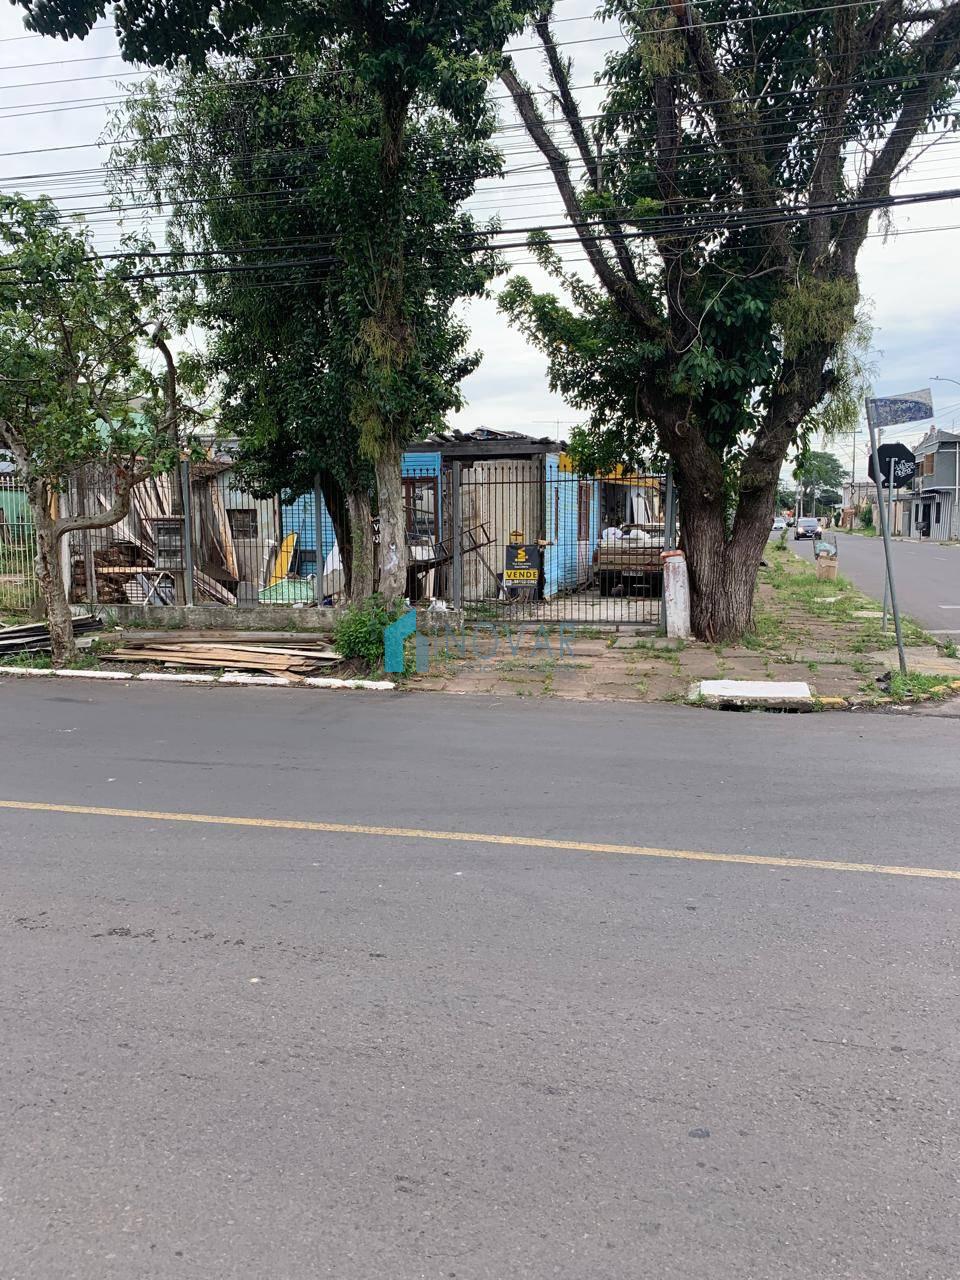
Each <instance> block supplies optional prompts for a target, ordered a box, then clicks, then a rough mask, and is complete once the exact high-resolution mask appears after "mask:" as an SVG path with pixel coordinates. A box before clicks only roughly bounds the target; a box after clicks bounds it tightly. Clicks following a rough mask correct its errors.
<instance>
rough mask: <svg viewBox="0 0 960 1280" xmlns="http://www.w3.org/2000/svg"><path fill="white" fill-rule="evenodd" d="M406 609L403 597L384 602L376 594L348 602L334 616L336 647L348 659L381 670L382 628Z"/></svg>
mask: <svg viewBox="0 0 960 1280" xmlns="http://www.w3.org/2000/svg"><path fill="white" fill-rule="evenodd" d="M406 610H407V606H406V604H405V603H404V602H403V601H395V602H393V603H391V604H388V603H387V602H386V601H385V600H384V599H383V597H382V596H379V595H377V596H371V597H370V598H369V599H367V600H364V601H363V602H362V603H361V604H357V605H351V606H350V607H349V608H348V609H346V610H345V611H344V612H343V613H342V614H341V615H340V617H339V618H338V619H337V623H336V626H335V627H334V630H333V639H334V644H335V645H336V647H337V650H338V651H339V653H340V654H341V655H342V656H343V657H344V658H345V659H347V660H348V661H357V662H362V663H363V664H364V666H365V667H366V668H367V670H368V671H371V672H377V671H382V670H383V662H384V645H383V631H384V628H385V627H388V626H389V625H390V624H391V622H396V620H397V619H398V618H399V617H400V616H401V615H402V614H404V613H406Z"/></svg>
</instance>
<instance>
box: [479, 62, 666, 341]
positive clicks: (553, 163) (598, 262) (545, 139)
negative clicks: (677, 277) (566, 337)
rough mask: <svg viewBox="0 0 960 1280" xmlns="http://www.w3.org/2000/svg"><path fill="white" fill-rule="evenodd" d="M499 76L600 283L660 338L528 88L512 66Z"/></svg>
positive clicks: (657, 323) (652, 317)
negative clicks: (609, 252) (593, 221)
mask: <svg viewBox="0 0 960 1280" xmlns="http://www.w3.org/2000/svg"><path fill="white" fill-rule="evenodd" d="M500 79H501V80H502V81H503V83H504V85H505V86H506V88H507V90H508V92H509V93H510V96H511V97H512V98H513V101H514V105H515V106H516V108H517V112H518V114H519V116H520V119H521V120H522V121H523V123H524V125H526V129H527V132H528V133H529V135H530V137H531V139H532V140H533V142H534V143H535V145H536V146H537V148H538V150H539V151H540V154H541V155H542V156H543V157H544V159H545V160H546V162H547V164H548V165H549V167H550V172H551V173H552V174H553V180H554V182H555V183H556V185H557V190H558V191H559V193H560V198H561V200H562V201H563V207H564V209H565V210H566V212H567V216H568V217H569V218H570V221H571V222H572V223H573V225H574V227H575V228H576V232H577V235H578V237H579V239H580V243H581V245H582V246H583V251H584V253H585V254H586V255H587V259H588V260H589V262H590V265H591V267H593V270H594V272H595V273H596V276H597V278H598V279H599V281H600V283H601V284H602V285H603V287H604V288H605V289H606V291H607V293H608V294H609V295H610V297H611V298H612V299H613V300H614V301H615V302H616V303H617V305H618V306H619V307H620V308H621V309H622V310H623V311H624V312H625V313H626V314H627V315H629V317H630V318H631V320H633V321H634V322H635V323H636V324H637V325H639V326H640V327H641V328H642V329H644V330H645V331H646V332H647V334H648V335H649V336H650V337H654V338H661V337H662V323H661V320H660V317H659V316H658V315H657V314H656V313H655V312H654V311H652V310H650V309H649V308H648V307H647V306H646V305H645V304H644V302H643V299H642V298H641V297H640V296H639V294H638V293H637V291H636V290H635V289H634V288H633V287H632V286H631V284H630V282H629V281H628V280H626V279H624V277H623V276H622V275H621V274H620V273H619V272H618V271H617V269H616V267H615V266H614V265H613V263H612V262H611V261H610V259H609V258H608V257H607V256H606V254H605V253H604V252H603V249H602V248H601V247H600V243H599V240H598V235H597V231H596V230H595V229H594V228H593V227H592V226H591V225H590V223H589V222H588V220H587V218H586V216H585V214H584V212H583V210H582V209H581V207H580V202H579V200H578V199H577V194H576V191H575V190H574V187H573V181H572V179H571V177H570V165H569V162H568V160H567V157H566V156H565V155H564V154H563V152H562V151H561V150H560V148H559V147H558V146H557V144H556V143H555V142H554V140H553V138H551V136H550V134H549V132H548V130H547V127H546V125H545V124H544V121H543V118H542V117H541V115H540V112H539V111H538V110H537V107H536V105H535V103H534V101H533V96H532V94H531V93H530V90H529V89H528V88H527V87H526V85H524V84H523V83H522V82H521V81H520V80H519V79H518V78H517V76H516V74H515V72H514V71H513V68H512V67H509V66H508V67H504V68H503V70H502V71H501V72H500Z"/></svg>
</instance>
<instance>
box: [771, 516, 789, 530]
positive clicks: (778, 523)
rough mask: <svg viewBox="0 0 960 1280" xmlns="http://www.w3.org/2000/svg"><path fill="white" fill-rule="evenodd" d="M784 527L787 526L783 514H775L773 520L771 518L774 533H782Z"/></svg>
mask: <svg viewBox="0 0 960 1280" xmlns="http://www.w3.org/2000/svg"><path fill="white" fill-rule="evenodd" d="M786 527H787V522H786V520H784V518H783V516H775V517H774V520H773V532H774V533H782V532H783V530H784V529H785V528H786Z"/></svg>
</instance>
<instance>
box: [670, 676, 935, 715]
mask: <svg viewBox="0 0 960 1280" xmlns="http://www.w3.org/2000/svg"><path fill="white" fill-rule="evenodd" d="M694 687H696V686H694ZM951 694H954V695H955V694H960V680H944V682H943V684H937V685H934V686H933V688H931V689H928V690H927V692H926V693H921V694H918V695H916V696H914V697H910V698H904V699H903V700H902V701H901V702H897V701H895V700H894V699H893V698H891V697H890V695H889V694H887V693H880V694H877V695H876V696H875V697H874V696H864V695H863V694H850V695H848V696H847V697H823V698H818V697H817V696H816V695H815V696H814V697H813V698H812V699H810V701H807V700H806V699H804V700H803V701H802V702H797V701H791V700H789V699H786V698H782V699H777V700H774V699H771V698H763V699H755V700H754V699H751V698H737V699H733V698H723V699H720V698H697V697H693V696H691V697H688V698H687V701H686V705H687V706H688V707H706V708H707V710H709V711H774V712H777V711H779V712H784V711H792V712H810V711H870V710H872V709H873V708H874V707H895V708H896V707H915V706H918V705H919V704H920V703H922V702H936V701H939V700H940V699H941V698H943V697H945V696H947V695H951Z"/></svg>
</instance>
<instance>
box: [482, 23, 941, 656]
mask: <svg viewBox="0 0 960 1280" xmlns="http://www.w3.org/2000/svg"><path fill="white" fill-rule="evenodd" d="M604 12H605V13H606V14H607V16H608V17H611V18H616V19H617V20H618V21H619V22H620V24H621V29H622V30H623V32H624V35H625V37H626V42H627V47H626V49H625V50H624V51H622V52H618V53H615V54H613V55H611V57H610V58H609V59H608V61H607V65H606V69H605V73H604V76H603V81H604V83H605V84H606V86H607V95H606V100H605V103H604V105H603V108H602V110H601V112H600V113H599V117H598V119H597V120H596V122H595V123H592V122H590V121H588V120H587V119H586V118H585V117H584V116H583V115H582V114H581V112H580V110H579V108H578V105H577V101H576V95H575V93H574V91H573V89H572V88H571V66H570V63H569V62H568V61H567V60H566V59H565V58H563V57H562V55H561V52H560V50H559V49H558V47H557V45H556V43H555V40H554V37H553V34H552V31H551V28H550V22H549V13H544V15H543V16H542V17H541V18H540V19H539V20H538V21H537V23H536V28H537V32H538V34H539V37H540V40H541V43H542V46H543V49H544V54H545V57H546V60H547V65H548V69H549V74H550V78H551V82H552V88H553V90H554V101H555V102H556V104H557V106H558V108H559V110H560V112H561V114H562V117H563V121H564V124H565V126H566V131H567V134H568V136H569V138H570V142H569V144H564V143H562V142H560V141H558V140H557V134H556V131H555V130H553V129H551V127H550V125H549V124H548V122H547V119H546V118H545V116H544V115H543V113H542V112H541V110H540V108H539V106H538V105H537V102H536V100H535V98H534V96H533V94H532V93H531V92H530V90H529V89H528V87H527V86H526V85H525V84H523V83H522V82H521V81H520V79H519V78H518V77H517V75H516V73H515V72H514V70H513V69H512V68H508V69H507V70H506V72H505V73H504V75H503V79H504V82H505V84H506V86H507V88H508V89H509V91H510V93H511V95H512V97H513V100H514V103H515V105H516V107H517V110H518V112H519V114H520V116H521V118H522V120H523V122H524V124H525V125H526V128H527V130H528V132H529V134H530V137H531V138H532V140H533V141H534V142H535V143H536V145H537V146H538V148H539V149H540V151H541V153H542V155H543V156H544V159H545V160H546V162H547V164H548V166H549V168H550V170H551V173H552V175H553V179H554V182H555V184H556V187H557V190H558V192H559V193H560V195H561V197H562V199H563V203H564V207H565V211H566V214H567V217H568V218H569V219H570V221H571V222H572V224H573V226H574V227H575V228H576V232H577V235H578V237H579V241H580V248H581V251H582V253H583V255H584V257H585V258H586V259H587V262H588V264H589V267H590V269H591V275H592V278H589V279H586V280H585V279H583V278H582V277H581V276H580V275H579V274H577V273H575V272H574V271H573V270H572V269H571V268H570V267H569V265H565V264H564V263H562V262H561V261H560V259H559V258H558V257H557V256H556V253H555V251H554V250H553V248H552V247H551V246H550V245H549V244H547V243H545V241H544V239H543V237H539V238H538V239H535V240H534V242H533V247H534V249H535V251H536V252H537V253H538V254H539V256H540V258H541V261H542V263H543V265H544V266H545V267H546V268H547V270H548V271H550V272H552V274H553V275H554V276H555V278H556V279H557V281H558V283H559V284H560V286H561V295H560V296H557V295H555V294H553V293H549V292H537V291H536V290H535V289H534V288H533V286H532V285H531V284H530V283H529V282H528V281H526V280H524V279H523V278H522V277H520V278H517V279H515V280H514V281H512V282H511V285H510V286H509V287H508V289H507V290H506V291H505V294H504V297H503V305H504V308H505V310H506V312H507V314H508V315H509V316H510V318H511V319H512V320H513V322H514V323H516V324H517V325H519V326H520V328H521V329H522V330H523V331H524V332H525V333H526V334H527V335H528V337H529V338H530V339H531V340H532V341H533V342H535V343H536V344H537V345H538V346H540V347H541V349H542V350H543V351H544V352H545V353H546V355H547V359H548V364H549V371H550V377H551V382H552V384H553V386H554V387H555V388H557V389H559V390H560V391H561V392H562V393H563V394H564V395H565V397H566V398H567V399H568V400H569V401H570V402H571V403H572V404H574V405H575V406H577V407H580V408H583V409H584V410H586V411H587V412H588V413H589V415H590V434H592V435H593V436H594V451H595V453H596V454H597V455H598V456H602V455H603V452H604V447H605V442H606V440H607V439H608V438H610V437H612V438H613V439H614V441H615V443H616V449H617V450H618V451H620V452H624V451H626V450H627V449H629V448H630V447H634V448H636V447H639V448H643V449H648V450H659V451H661V452H662V453H663V454H665V455H666V456H667V457H668V458H670V459H671V460H672V461H673V464H674V466H675V468H676V476H677V483H678V488H679V492H680V498H681V522H682V527H683V536H684V544H685V546H686V549H687V552H688V561H689V567H690V573H691V586H692V600H693V621H694V627H695V630H696V632H697V633H698V634H699V635H701V636H702V637H704V638H705V639H722V638H727V637H731V636H736V635H738V634H740V633H741V632H742V631H743V630H744V629H745V627H746V626H747V625H749V620H750V609H751V604H752V596H753V587H754V582H755V576H756V568H757V565H758V563H759V560H760V557H761V555H762V552H763V546H764V541H765V539H766V536H767V533H768V531H769V522H770V518H771V516H772V512H773V506H774V501H775V496H776V489H777V481H778V476H779V473H780V469H781V466H782V465H783V462H784V459H785V458H786V456H787V453H788V451H789V450H790V448H791V447H792V446H794V445H795V444H797V443H798V442H799V443H800V445H801V447H803V445H804V443H805V442H806V441H807V440H808V439H809V438H810V436H811V435H812V433H813V432H814V431H815V430H817V429H821V428H824V427H827V428H830V427H833V428H835V427H836V426H837V425H839V423H841V422H843V421H844V420H845V419H847V418H849V416H850V413H851V409H852V404H853V397H854V391H855V379H854V378H853V371H852V364H851V359H850V356H851V346H852V345H853V344H855V343H856V340H857V337H858V323H859V315H858V307H859V304H860V290H859V282H858V278H857V269H856V263H857V254H858V252H859V250H860V248H861V246H862V245H863V242H864V239H865V237H866V235H867V233H868V230H869V226H870V219H871V216H872V214H873V213H874V212H875V211H876V210H877V209H880V208H893V207H895V206H896V203H897V200H898V199H901V198H908V197H897V196H891V184H892V182H893V181H894V179H895V177H896V176H897V175H898V174H899V173H901V172H902V171H903V169H904V167H905V166H906V165H908V164H909V162H910V161H911V159H913V158H914V157H915V156H916V155H917V154H918V152H919V151H920V149H921V148H922V146H923V145H925V144H926V143H928V142H929V141H932V140H933V139H934V136H935V135H936V134H937V133H942V132H943V131H948V130H951V129H952V128H953V127H954V126H955V123H956V116H955V114H954V110H953V97H954V93H955V89H956V84H957V61H958V51H960V4H957V3H950V4H946V5H937V6H935V7H930V8H922V9H920V8H916V7H915V6H911V5H909V4H905V3H901V2H900V0H882V2H880V3H864V4H858V5H840V6H826V7H824V6H816V7H800V8H798V7H797V6H796V5H795V4H793V3H784V4H779V5H769V4H767V5H764V6H762V7H758V6H757V5H756V4H754V3H752V0H717V2H716V3H713V4H711V5H710V7H709V10H708V11H704V12H701V11H700V10H698V9H697V8H695V7H693V6H692V5H687V4H684V3H681V2H680V0H677V3H672V4H667V5H664V4H661V3H659V2H656V3H655V2H653V0H645V2H644V3H640V4H637V3H635V2H634V0H629V2H628V0H609V3H608V5H607V6H606V9H605V11H604ZM731 510H732V511H733V516H732V518H730V515H729V513H730V511H731Z"/></svg>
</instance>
